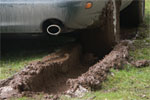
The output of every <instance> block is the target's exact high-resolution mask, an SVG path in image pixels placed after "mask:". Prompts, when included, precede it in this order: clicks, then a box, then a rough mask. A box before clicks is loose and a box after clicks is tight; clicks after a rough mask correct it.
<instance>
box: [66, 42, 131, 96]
mask: <svg viewBox="0 0 150 100" xmlns="http://www.w3.org/2000/svg"><path fill="white" fill-rule="evenodd" d="M128 43H129V42H128V41H123V42H121V43H120V44H118V45H117V46H115V48H114V49H113V50H112V51H111V52H110V53H109V54H108V55H106V56H105V57H104V59H102V60H100V61H99V62H98V63H97V64H95V65H93V66H91V67H90V68H89V70H88V71H87V72H86V73H83V74H82V75H81V76H79V77H78V78H77V79H69V80H68V84H69V85H70V90H68V91H67V93H70V94H72V95H75V96H78V95H81V93H83V90H84V91H85V92H86V90H89V89H90V90H93V89H97V88H99V87H100V86H101V83H102V82H103V81H104V80H105V79H106V78H107V75H108V72H109V70H110V69H111V68H122V67H123V65H124V64H125V63H126V58H127V57H128ZM80 91H82V92H80Z"/></svg>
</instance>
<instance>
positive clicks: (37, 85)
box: [0, 41, 128, 99]
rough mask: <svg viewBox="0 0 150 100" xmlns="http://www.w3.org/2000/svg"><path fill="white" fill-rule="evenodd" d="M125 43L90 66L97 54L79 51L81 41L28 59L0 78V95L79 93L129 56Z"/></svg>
mask: <svg viewBox="0 0 150 100" xmlns="http://www.w3.org/2000/svg"><path fill="white" fill-rule="evenodd" d="M127 45H128V42H127V41H124V42H121V43H120V44H118V45H117V46H116V47H115V48H114V49H113V50H112V51H111V52H110V53H109V54H108V55H107V56H105V58H104V59H103V60H101V61H99V62H98V63H97V64H95V65H93V66H92V67H90V65H91V64H93V63H95V61H97V57H95V56H94V55H92V54H86V55H85V56H83V55H81V52H82V48H81V46H80V45H72V46H69V47H65V48H63V49H62V50H59V51H57V52H55V53H53V54H51V55H48V56H46V57H44V58H43V59H42V60H40V61H34V62H31V63H29V64H28V65H27V66H25V68H24V69H23V70H21V71H20V72H18V73H16V74H15V75H14V76H12V77H11V78H9V79H6V80H3V81H1V82H0V98H1V99H4V98H9V97H12V96H13V97H14V96H15V97H18V96H23V95H27V96H29V95H30V94H31V95H32V93H33V94H34V93H38V92H42V93H48V94H52V95H53V94H55V95H56V94H57V95H59V94H62V93H65V94H70V95H72V96H80V95H81V94H82V93H85V92H87V91H88V90H89V89H95V88H97V87H99V86H100V85H101V83H102V82H103V81H104V80H105V79H106V77H107V74H108V72H109V70H110V68H120V67H122V66H123V64H124V62H125V61H126V57H127V56H128V46H127ZM70 48H71V49H70ZM81 57H83V58H81ZM82 59H84V60H82ZM89 59H90V60H89ZM81 61H82V62H81ZM84 62H86V63H84ZM87 62H88V63H87ZM89 67H90V68H89Z"/></svg>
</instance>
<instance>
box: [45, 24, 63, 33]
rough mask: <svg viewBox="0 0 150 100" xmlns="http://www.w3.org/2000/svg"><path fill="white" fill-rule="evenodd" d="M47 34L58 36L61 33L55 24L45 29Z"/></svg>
mask: <svg viewBox="0 0 150 100" xmlns="http://www.w3.org/2000/svg"><path fill="white" fill-rule="evenodd" d="M47 33H48V34H50V35H58V34H60V33H61V27H60V26H59V25H56V24H52V25H49V26H48V27H47Z"/></svg>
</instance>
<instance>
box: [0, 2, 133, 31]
mask: <svg viewBox="0 0 150 100" xmlns="http://www.w3.org/2000/svg"><path fill="white" fill-rule="evenodd" d="M108 1H109V0H89V1H87V0H0V33H42V24H43V22H44V21H45V20H47V19H57V20H60V21H61V22H62V23H63V24H64V26H65V27H66V28H67V30H65V32H67V31H70V30H76V29H83V28H87V27H89V26H91V25H93V24H94V23H95V22H97V21H99V20H101V19H99V16H100V15H101V12H102V10H103V8H104V7H105V5H106V4H107V2H108ZM87 2H92V3H93V6H92V8H90V9H85V4H86V3H87ZM131 2H132V0H122V5H121V10H123V9H124V8H125V7H127V6H128V5H129V4H130V3H131Z"/></svg>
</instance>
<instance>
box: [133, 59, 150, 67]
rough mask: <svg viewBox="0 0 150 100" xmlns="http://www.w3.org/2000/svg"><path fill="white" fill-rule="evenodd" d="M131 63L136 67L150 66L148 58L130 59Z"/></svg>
mask: <svg viewBox="0 0 150 100" xmlns="http://www.w3.org/2000/svg"><path fill="white" fill-rule="evenodd" d="M131 64H132V65H133V66H135V67H137V68H141V67H146V66H150V60H137V61H132V62H131Z"/></svg>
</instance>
